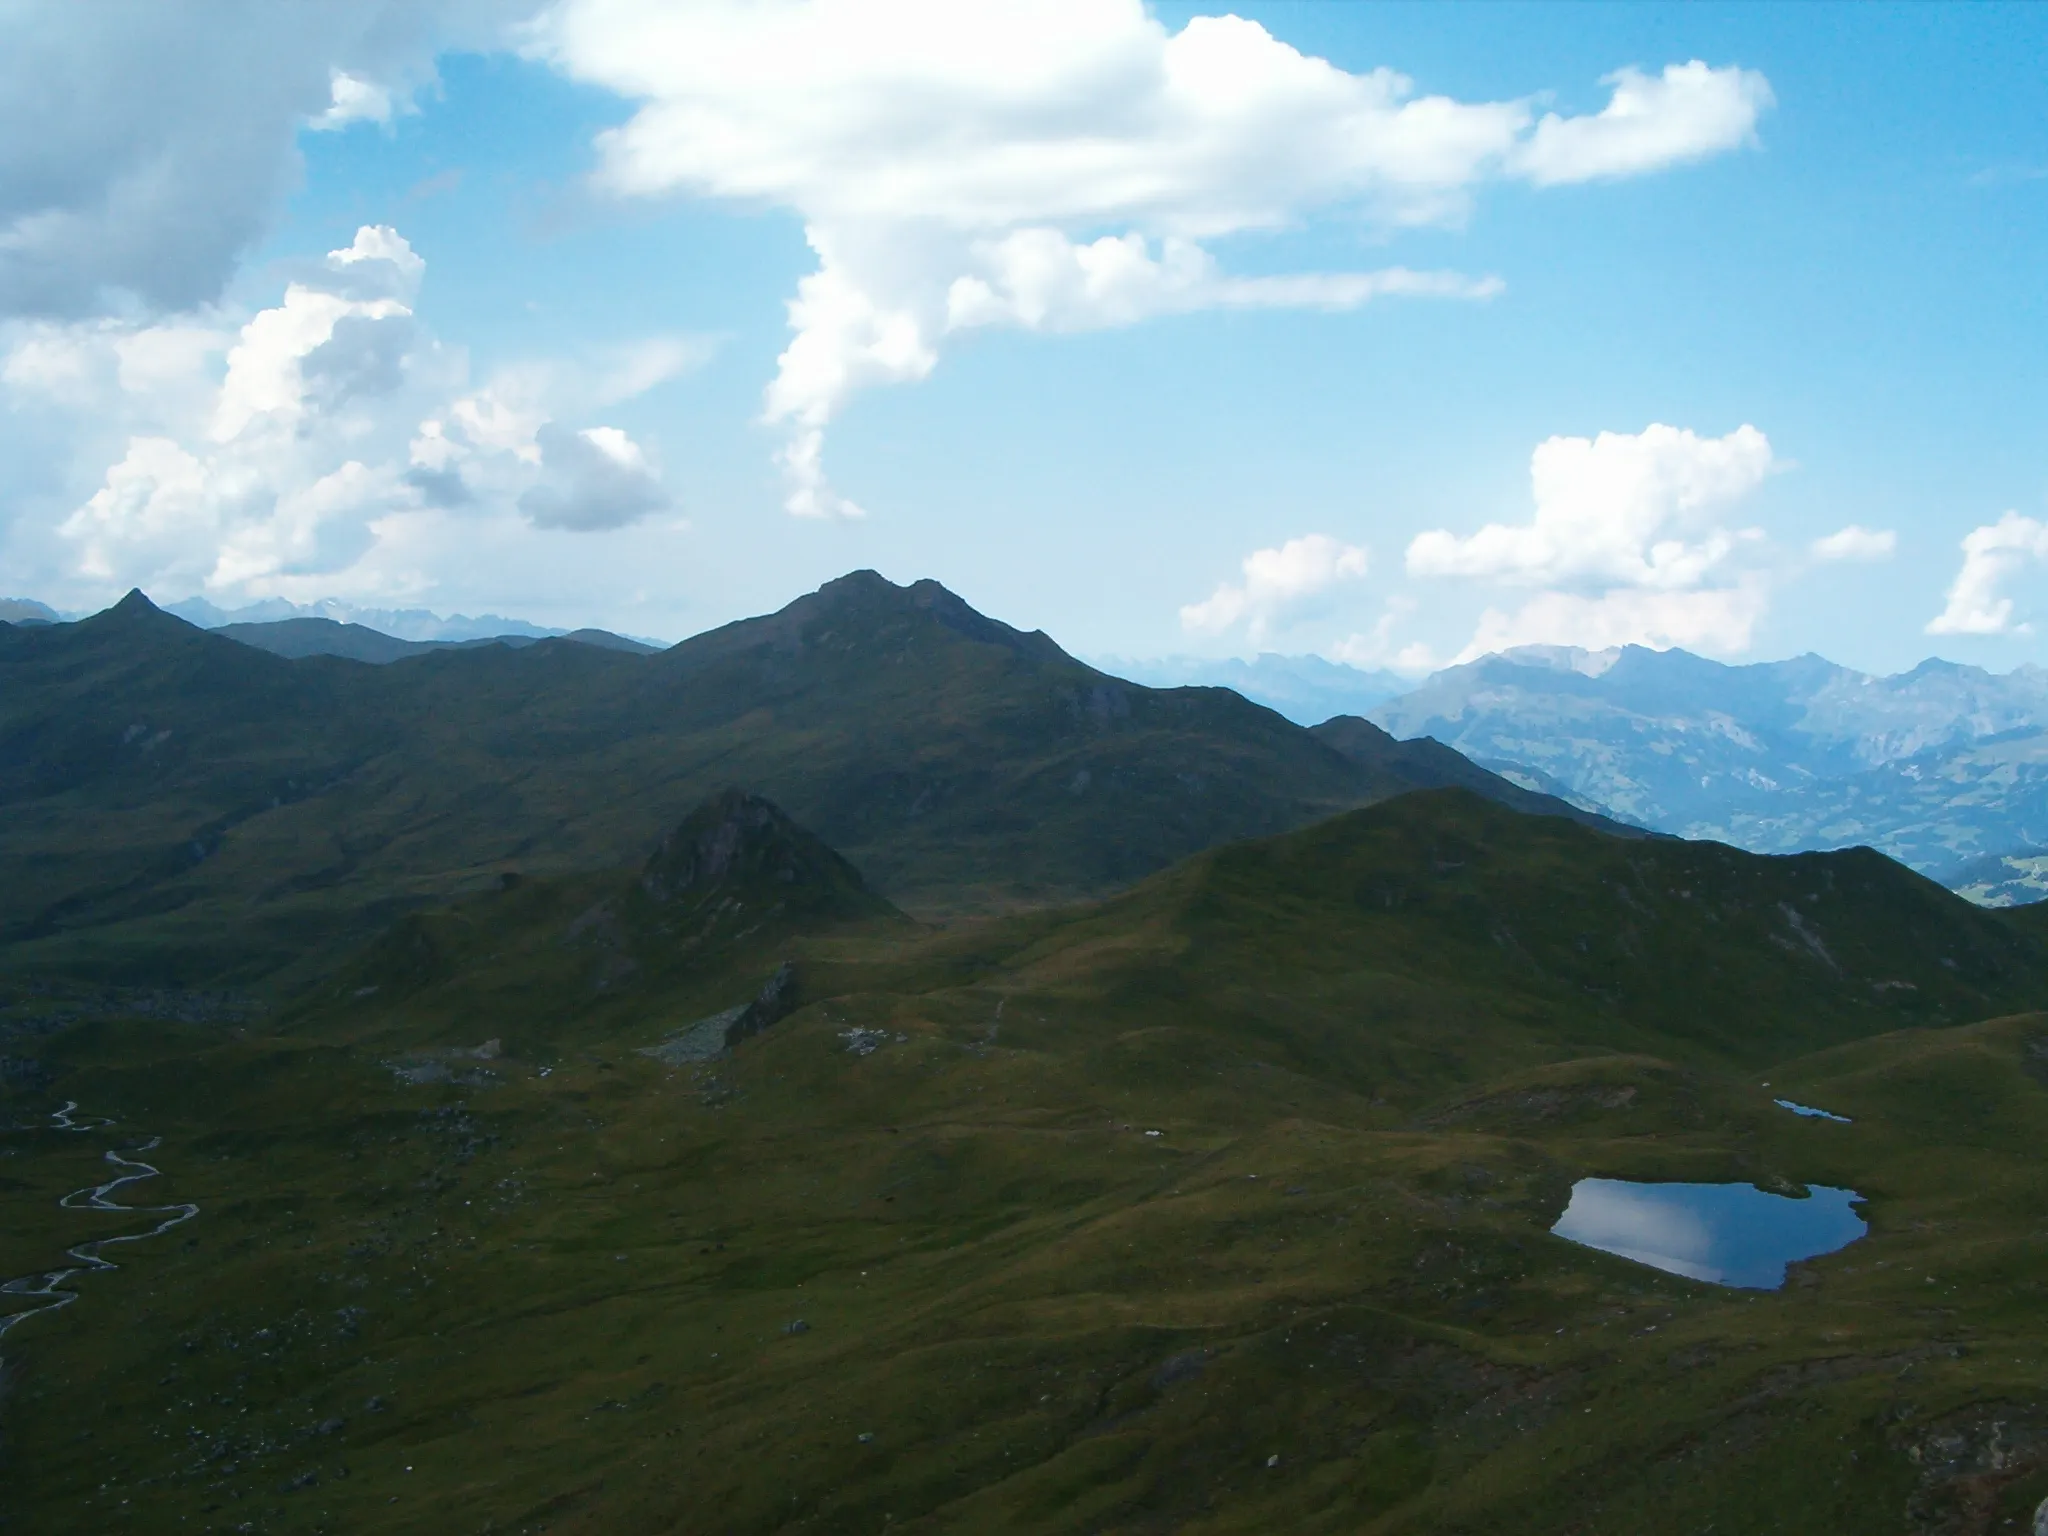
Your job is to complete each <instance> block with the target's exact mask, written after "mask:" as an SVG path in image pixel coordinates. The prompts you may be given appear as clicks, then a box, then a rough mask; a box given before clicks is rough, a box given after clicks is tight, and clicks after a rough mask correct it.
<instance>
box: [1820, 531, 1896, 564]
mask: <svg viewBox="0 0 2048 1536" xmlns="http://www.w3.org/2000/svg"><path fill="white" fill-rule="evenodd" d="M1808 547H1809V548H1810V549H1811V551H1812V553H1813V558H1814V559H1816V560H1828V561H1839V560H1889V559H1890V558H1891V557H1892V552H1893V551H1894V550H1896V549H1897V548H1898V547H1899V536H1898V535H1897V534H1896V533H1894V532H1892V531H1891V530H1890V529H1889V528H1884V529H1875V528H1864V527H1860V526H1859V525H1857V524H1855V523H1851V524H1849V526H1848V527H1846V528H1838V529H1836V530H1835V531H1834V532H1833V533H1831V534H1828V535H1827V536H1826V537H1825V538H1819V539H1815V540H1814V541H1813V543H1812V544H1811V545H1810V546H1808Z"/></svg>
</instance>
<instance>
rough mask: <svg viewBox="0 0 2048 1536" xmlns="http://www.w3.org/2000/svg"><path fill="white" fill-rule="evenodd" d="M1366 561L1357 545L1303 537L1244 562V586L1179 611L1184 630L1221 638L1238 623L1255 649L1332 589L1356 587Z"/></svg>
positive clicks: (1227, 587) (1224, 588) (1222, 588)
mask: <svg viewBox="0 0 2048 1536" xmlns="http://www.w3.org/2000/svg"><path fill="white" fill-rule="evenodd" d="M1366 564H1367V557H1366V552H1365V550H1364V549H1362V548H1360V547H1359V546H1358V545H1356V544H1340V543H1338V542H1337V540H1335V539H1333V538H1331V537H1330V536H1329V535H1328V534H1323V533H1311V534H1305V535H1304V536H1302V537H1301V538H1298V539H1289V540H1288V541H1287V542H1286V543H1285V544H1282V545H1280V546H1279V547H1278V548H1276V549H1256V550H1253V551H1252V552H1251V553H1250V554H1248V555H1246V556H1245V557H1244V562H1243V570H1244V580H1243V582H1242V583H1240V584H1236V585H1233V584H1232V583H1230V582H1224V583H1222V584H1221V585H1219V586H1218V587H1217V588H1216V590H1215V591H1214V592H1212V593H1210V594H1209V596H1208V597H1207V598H1205V599H1204V600H1203V601H1201V602H1199V603H1190V604H1188V605H1187V606H1186V607H1184V608H1182V609H1181V611H1180V622H1181V625H1182V627H1183V628H1186V629H1191V630H1199V631H1203V632H1206V633H1209V634H1221V633H1223V632H1224V631H1225V630H1228V629H1230V628H1231V627H1232V626H1233V625H1235V624H1237V623H1238V622H1239V621H1240V620H1245V621H1247V623H1246V633H1247V635H1248V637H1249V638H1250V639H1251V641H1252V642H1253V643H1254V644H1257V643H1258V642H1259V641H1260V640H1262V639H1264V638H1265V636H1266V634H1267V633H1268V632H1269V631H1270V630H1271V628H1272V627H1273V625H1274V624H1275V623H1276V622H1278V621H1280V620H1281V619H1283V618H1291V617H1294V616H1296V615H1297V614H1298V613H1299V611H1300V609H1301V608H1302V605H1303V604H1304V603H1305V602H1307V601H1308V600H1310V599H1312V598H1315V597H1317V596H1319V595H1321V594H1323V593H1325V592H1327V591H1329V590H1330V589H1331V588H1332V587H1335V586H1337V585H1338V584H1340V583H1342V582H1346V581H1357V580H1359V579H1360V578H1361V577H1363V576H1364V575H1365V573H1366Z"/></svg>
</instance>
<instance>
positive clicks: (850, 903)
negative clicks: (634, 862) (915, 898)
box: [640, 788, 887, 911]
mask: <svg viewBox="0 0 2048 1536" xmlns="http://www.w3.org/2000/svg"><path fill="white" fill-rule="evenodd" d="M640 887H641V889H642V890H644V891H645V892H646V893H647V894H648V895H649V896H651V897H652V898H653V899H654V900H655V901H657V902H660V903H670V902H684V903H688V904H690V905H694V906H703V905H705V904H707V903H709V902H712V901H714V900H718V899H724V898H731V899H734V900H739V901H743V902H744V901H748V900H760V899H764V898H765V899H769V900H772V901H775V902H778V903H785V904H791V905H796V906H802V907H819V906H830V907H841V908H849V909H858V910H862V911H867V910H882V909H884V908H885V907H886V905H887V904H886V903H884V902H883V901H882V900H881V899H880V898H879V897H877V896H875V895H874V894H873V893H871V892H870V891H869V890H868V888H867V883H866V882H865V881H864V880H862V879H861V876H860V871H859V870H857V869H855V868H854V867H853V865H851V864H849V863H848V862H847V861H846V860H845V859H844V858H842V857H841V856H840V855H839V854H838V853H837V852H835V851H834V850H833V849H832V848H831V847H830V846H828V845H827V844H826V843H825V842H824V840H823V839H821V838H819V837H817V836H816V835H814V834H813V833H810V832H807V831H806V830H804V828H802V827H800V826H798V825H797V824H796V823H795V822H794V821H792V820H791V819H790V818H789V817H788V816H787V815H785V814H784V813H783V811H782V809H781V807H780V806H778V805H776V804H775V803H774V802H773V801H771V800H767V799H764V798H762V797H761V796H760V795H753V794H749V793H747V792H746V791H745V790H743V789H739V788H728V789H723V790H720V791H719V792H718V793H717V794H715V795H713V796H711V798H710V799H708V800H706V801H704V802H703V803H702V804H701V805H699V806H698V807H697V808H696V809H695V810H693V811H692V812H690V814H689V815H688V816H686V817H684V818H683V820H682V822H681V824H680V825H678V826H677V827H676V828H675V830H674V831H672V832H670V833H669V834H668V836H666V837H664V838H663V839H662V840H661V845H660V846H659V847H658V848H656V849H655V850H654V853H653V854H652V855H651V856H650V857H649V858H648V860H647V863H646V865H645V866H644V867H643V868H642V870H641V872H640Z"/></svg>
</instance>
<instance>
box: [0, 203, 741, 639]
mask: <svg viewBox="0 0 2048 1536" xmlns="http://www.w3.org/2000/svg"><path fill="white" fill-rule="evenodd" d="M425 268H426V264H425V262H424V261H423V260H422V259H421V257H420V256H419V254H418V253H417V252H415V251H414V250H413V249H412V247H411V245H410V244H409V243H408V242H407V241H406V240H405V239H404V237H403V236H401V235H400V234H399V233H398V232H397V231H396V230H394V229H391V228H389V227H386V226H379V225H371V226H365V227H364V228H362V229H360V230H359V231H357V233H356V235H355V238H354V239H353V241H351V243H350V244H349V245H347V246H345V247H343V248H341V249H339V250H335V251H331V252H329V253H328V255H327V257H326V259H325V260H324V262H322V263H320V264H319V265H318V266H317V268H315V269H312V270H308V271H306V272H303V273H301V274H300V276H299V277H298V278H297V279H296V280H294V281H293V282H291V283H290V284H289V285H288V286H287V287H286V288H285V291H284V293H283V295H282V296H281V298H280V299H279V300H278V301H277V302H276V303H274V304H271V305H269V306H267V307H265V308H262V309H258V310H256V311H255V312H254V313H250V314H247V315H246V316H244V317H243V318H241V321H240V323H239V324H236V323H234V321H233V319H232V318H231V317H228V316H225V315H215V316H212V317H209V318H205V319H191V318H185V319H178V320H171V321H165V322H160V323H146V322H140V321H116V320H109V319H103V320H89V321H79V322H73V323H70V324H57V323H52V322H42V323H37V324H32V325H27V326H17V327H16V328H15V331H14V333H13V336H12V341H13V345H12V346H10V347H9V348H8V350H7V351H6V353H5V355H4V360H0V382H4V383H5V385H6V387H7V390H8V393H9V395H10V397H11V398H12V399H13V401H14V403H16V404H17V405H19V406H23V407H33V406H35V405H37V404H38V403H40V404H42V405H44V406H47V407H52V408H56V409H58V410H60V411H61V412H62V413H63V416H62V419H63V420H64V421H65V422H67V423H70V424H71V425H72V427H73V429H74V430H75V431H76V432H77V433H78V434H79V435H80V440H79V442H78V443H77V444H76V446H75V448H74V450H73V451H74V452H75V453H76V454H77V455H78V456H79V457H80V458H81V459H83V460H85V461H86V462H88V463H93V464H95V465H96V466H104V469H103V472H100V471H98V470H96V471H95V474H94V480H95V481H96V482H97V483H96V484H95V485H94V486H93V488H92V489H91V490H90V491H89V492H87V493H85V494H83V495H81V496H80V498H79V499H78V500H77V501H76V502H75V503H73V504H71V506H70V509H69V511H68V512H67V513H66V514H64V515H63V516H61V517H60V518H58V519H57V520H56V524H55V533H56V536H57V539H58V541H59V543H60V544H61V545H63V546H64V547H65V548H67V549H68V550H69V552H70V561H71V568H72V569H73V571H75V572H76V573H77V574H78V575H80V576H82V577H84V578H86V579H87V580H89V581H91V582H95V583H101V584H106V585H112V586H115V587H118V586H122V585H128V584H131V583H132V584H142V585H153V586H157V587H159V588H163V589H167V590H172V591H185V592H190V591H197V590H203V591H206V592H208V593H212V594H219V595H221V596H223V597H226V598H229V599H234V600H246V599H248V598H252V597H262V596H269V595H274V594H281V593H285V592H287V590H288V589H289V588H291V587H292V585H293V584H294V583H303V582H306V581H311V580H315V579H322V580H325V579H328V578H332V577H333V576H335V575H336V574H337V573H341V572H344V571H346V570H348V569H350V568H352V567H354V566H356V565H357V563H358V562H360V561H361V560H362V559H363V558H364V557H365V555H366V554H367V553H368V552H369V551H370V550H371V548H372V547H373V546H374V545H375V544H376V543H377V542H378V540H380V539H384V538H387V537H388V536H389V535H390V534H391V532H392V530H393V528H394V527H395V524H396V522H397V521H401V520H403V519H405V518H407V517H415V516H418V515H420V514H423V513H426V512H429V511H436V510H438V511H441V512H446V511H449V510H453V509H468V511H469V513H470V514H472V515H475V516H489V515H497V516H499V517H503V518H509V517H512V516H515V515H517V516H521V517H523V518H524V519H525V520H526V521H527V522H529V523H531V524H532V525H534V526H537V527H544V528H550V529H565V530H574V531H598V530H604V529H613V528H619V527H623V526H624V525H626V524H628V523H631V522H634V521H636V520H639V519H641V518H644V517H645V516H647V515H648V514H649V513H651V512H654V511H658V510H662V509H664V508H666V507H667V506H669V505H670V498H669V496H668V494H667V492H666V491H665V490H664V489H663V487H662V484H661V481H660V479H659V476H658V475H657V474H656V471H655V469H654V467H653V465H652V464H651V462H650V461H649V458H648V455H647V453H646V452H645V450H644V449H643V448H642V446H641V445H640V444H638V443H636V442H634V441H633V440H632V439H631V438H630V437H628V436H627V435H626V434H625V433H624V432H623V431H621V430H619V429H618V428H616V427H609V426H597V427H589V428H585V429H582V430H575V429H572V428H571V427H569V426H567V425H563V424H561V421H560V418H562V417H565V416H575V415H580V414H582V413H583V412H585V411H587V410H593V409H596V408H598V404H597V403H598V402H602V403H605V404H609V403H616V402H618V401H621V400H624V399H626V398H629V397H630V396H631V394H633V393H635V392H636V391H637V390H638V389H641V388H646V387H651V385H652V384H653V383H656V382H659V381H661V380H662V379H664V378H667V377H670V376H672V375H673V374H674V373H675V372H676V371H677V370H678V369H680V368H682V367H685V366H687V365H688V362H689V359H690V358H691V356H693V355H701V349H698V350H697V352H695V353H693V352H692V350H691V348H690V347H688V346H687V345H686V344H685V341H684V339H680V338H664V337H655V338H649V339H646V340H644V341H642V342H639V343H633V344H629V345H626V346H623V347H620V348H618V349H616V350H614V351H611V352H607V353H601V354H599V355H597V356H596V357H595V358H594V359H590V360H584V361H570V362H561V363H546V364H534V365H528V366H526V367H523V368H513V369H508V370H507V371H506V372H505V373H504V374H502V375H500V376H498V377H496V378H493V379H491V380H489V381H487V382H485V383H484V384H483V385H481V386H475V385H472V384H471V383H470V382H469V380H468V379H467V376H466V375H467V367H466V363H465V361H464V358H463V355H462V354H461V353H460V351H459V350H455V349H450V348H446V347H443V346H442V345H441V344H440V343H439V342H437V341H436V340H435V339H434V338H433V337H432V336H431V335H429V334H427V333H426V332H425V330H424V329H423V327H422V326H421V325H420V324H419V321H418V318H417V316H416V315H415V313H414V310H413V305H414V302H415V299H416V295H417V292H418V289H419V287H420V284H421V281H422V279H423V276H424V273H425Z"/></svg>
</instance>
